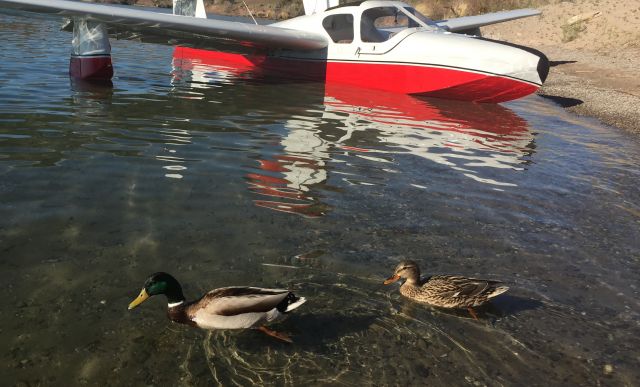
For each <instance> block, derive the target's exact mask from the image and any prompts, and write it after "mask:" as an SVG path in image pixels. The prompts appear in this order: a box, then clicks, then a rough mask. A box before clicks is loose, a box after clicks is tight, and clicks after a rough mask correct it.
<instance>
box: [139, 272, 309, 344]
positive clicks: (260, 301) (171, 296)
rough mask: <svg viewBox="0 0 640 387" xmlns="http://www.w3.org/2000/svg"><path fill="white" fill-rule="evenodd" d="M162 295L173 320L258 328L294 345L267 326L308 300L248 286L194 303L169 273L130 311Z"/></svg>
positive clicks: (155, 279)
mask: <svg viewBox="0 0 640 387" xmlns="http://www.w3.org/2000/svg"><path fill="white" fill-rule="evenodd" d="M160 294H164V295H165V296H166V297H167V303H168V305H167V314H168V317H169V319H170V320H171V321H174V322H177V323H181V324H187V325H191V326H195V327H199V328H203V329H210V330H212V329H258V330H260V331H262V332H264V333H266V334H268V335H269V336H273V337H275V338H278V339H280V340H283V341H286V342H289V343H290V342H292V341H291V339H290V338H289V336H287V335H286V334H283V333H280V332H276V331H273V330H271V329H269V328H267V327H266V325H267V324H269V323H273V322H277V321H280V320H282V319H283V318H284V317H285V316H286V315H287V314H288V313H289V312H291V311H292V310H294V309H296V308H298V307H299V306H300V305H302V304H304V303H305V302H306V301H307V300H306V299H305V298H304V297H296V296H295V295H294V294H293V293H292V292H290V291H289V290H284V289H265V288H256V287H247V286H233V287H226V288H219V289H214V290H211V291H210V292H208V293H206V294H205V295H203V296H202V297H200V298H199V299H197V300H195V301H186V300H185V297H184V295H183V294H182V286H180V283H179V282H178V281H177V280H176V279H175V278H174V277H173V276H171V275H170V274H167V273H162V272H160V273H155V274H153V275H152V276H151V277H149V278H148V279H147V280H146V282H145V283H144V287H143V288H142V290H141V291H140V295H139V296H138V297H137V298H136V299H135V300H133V301H132V302H131V303H130V304H129V309H133V308H135V307H136V306H138V305H140V304H141V303H143V302H144V301H146V300H147V299H148V298H149V297H152V296H156V295H160Z"/></svg>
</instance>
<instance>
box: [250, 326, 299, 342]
mask: <svg viewBox="0 0 640 387" xmlns="http://www.w3.org/2000/svg"><path fill="white" fill-rule="evenodd" d="M258 330H259V331H261V332H264V333H266V334H267V335H269V336H271V337H275V338H276V339H278V340H282V341H284V342H287V343H290V344H291V343H293V340H291V338H290V337H289V336H288V335H286V334H284V333H280V332H276V331H274V330H271V329H269V328H267V327H265V326H264V325H262V326H261V327H260V328H258Z"/></svg>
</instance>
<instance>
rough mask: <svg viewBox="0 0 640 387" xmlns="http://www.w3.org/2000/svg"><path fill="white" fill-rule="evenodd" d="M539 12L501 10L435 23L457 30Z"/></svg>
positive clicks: (531, 10) (530, 10)
mask: <svg viewBox="0 0 640 387" xmlns="http://www.w3.org/2000/svg"><path fill="white" fill-rule="evenodd" d="M540 14H541V12H540V11H538V10H537V9H516V10H513V11H502V12H494V13H486V14H484V15H477V16H464V17H459V18H455V19H449V20H439V21H436V22H435V23H436V24H437V25H438V27H440V28H444V29H445V30H447V31H451V32H459V31H467V30H473V29H475V28H479V27H482V26H488V25H490V24H496V23H502V22H506V21H509V20H515V19H520V18H523V17H529V16H536V15H540Z"/></svg>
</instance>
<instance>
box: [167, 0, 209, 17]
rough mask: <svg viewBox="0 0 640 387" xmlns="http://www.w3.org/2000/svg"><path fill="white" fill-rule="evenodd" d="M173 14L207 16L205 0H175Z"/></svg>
mask: <svg viewBox="0 0 640 387" xmlns="http://www.w3.org/2000/svg"><path fill="white" fill-rule="evenodd" d="M173 14H174V15H182V16H193V17H199V18H201V19H206V18H207V13H206V12H205V10H204V0H173Z"/></svg>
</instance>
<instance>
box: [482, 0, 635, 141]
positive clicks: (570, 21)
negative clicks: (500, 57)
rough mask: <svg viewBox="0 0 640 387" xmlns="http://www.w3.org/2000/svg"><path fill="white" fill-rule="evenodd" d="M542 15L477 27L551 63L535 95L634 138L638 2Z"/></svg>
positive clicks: (578, 0) (585, 1)
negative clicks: (531, 50) (527, 48)
mask: <svg viewBox="0 0 640 387" xmlns="http://www.w3.org/2000/svg"><path fill="white" fill-rule="evenodd" d="M539 9H540V10H541V11H542V15H541V16H539V17H532V18H528V19H522V20H516V21H513V22H508V23H502V24H497V25H494V26H488V27H485V28H483V34H484V35H485V36H487V37H490V38H494V39H500V40H506V41H510V42H513V43H517V44H523V45H526V46H530V47H534V48H536V49H538V50H540V51H542V52H544V53H545V54H546V55H547V56H548V57H549V60H550V61H551V65H552V67H551V71H550V73H549V78H548V79H547V82H546V83H545V85H544V86H543V87H542V88H541V89H540V91H539V93H540V94H541V95H543V96H546V97H549V98H551V99H553V100H554V101H556V102H557V103H559V104H560V105H562V106H564V107H565V108H567V109H568V110H570V111H572V112H575V113H577V114H580V115H586V116H592V117H595V118H598V119H599V120H600V121H602V122H603V123H605V124H608V125H612V126H616V127H619V128H623V129H626V130H629V131H632V132H634V133H638V134H640V77H638V70H640V0H630V1H627V2H625V5H624V6H621V4H620V3H619V2H617V1H615V0H599V1H598V0H575V1H573V2H560V3H553V4H548V5H544V6H541V7H539Z"/></svg>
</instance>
